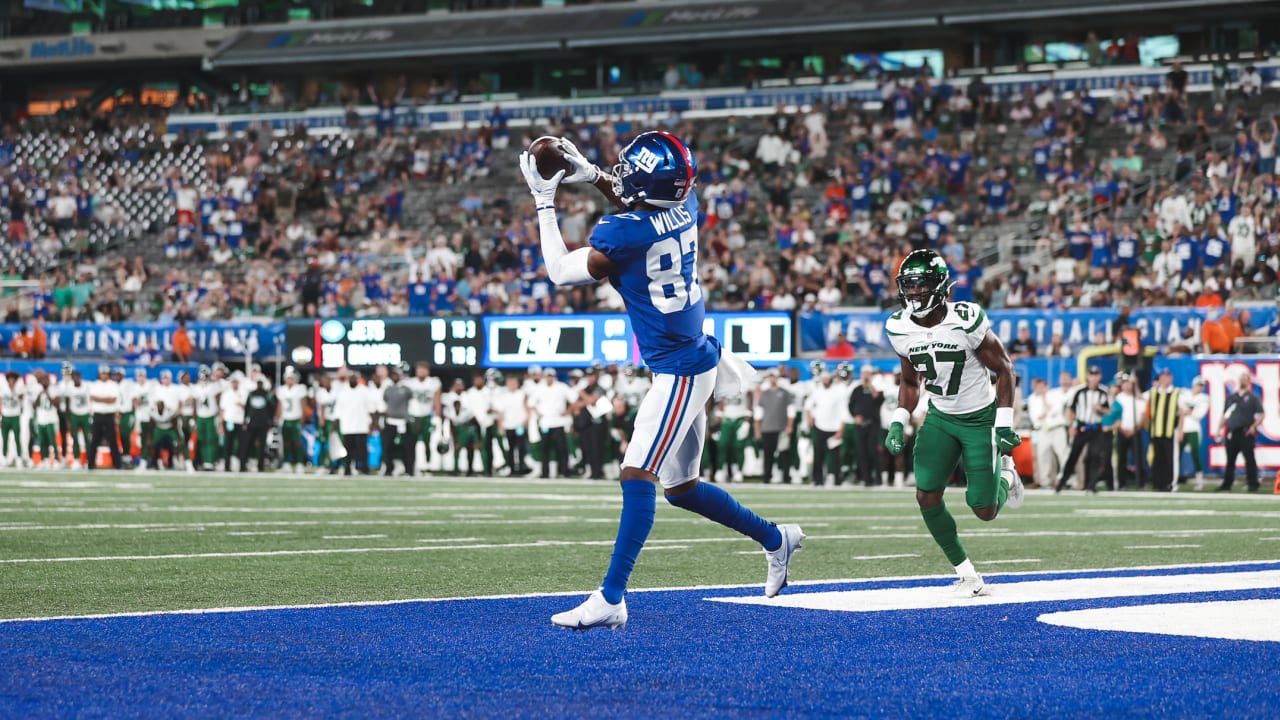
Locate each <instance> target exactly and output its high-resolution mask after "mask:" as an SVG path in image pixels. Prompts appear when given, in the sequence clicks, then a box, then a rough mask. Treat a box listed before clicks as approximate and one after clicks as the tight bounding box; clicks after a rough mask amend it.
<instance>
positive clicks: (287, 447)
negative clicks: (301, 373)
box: [276, 367, 307, 472]
mask: <svg viewBox="0 0 1280 720" xmlns="http://www.w3.org/2000/svg"><path fill="white" fill-rule="evenodd" d="M298 380H299V378H298V371H297V370H295V369H294V368H292V367H290V368H287V369H286V370H285V371H284V385H282V386H280V387H278V388H276V397H277V399H278V400H279V402H277V403H276V422H278V423H279V424H280V453H281V462H283V463H284V468H285V470H286V471H287V472H298V471H299V470H301V469H303V468H305V467H306V458H305V457H304V453H303V447H302V416H303V413H304V411H305V410H306V403H307V386H306V385H303V384H302V383H301V382H299V381H298Z"/></svg>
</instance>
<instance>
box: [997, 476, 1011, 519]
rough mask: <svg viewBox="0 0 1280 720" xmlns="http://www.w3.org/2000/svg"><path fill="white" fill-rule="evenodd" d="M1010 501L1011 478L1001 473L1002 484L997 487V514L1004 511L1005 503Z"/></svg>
mask: <svg viewBox="0 0 1280 720" xmlns="http://www.w3.org/2000/svg"><path fill="white" fill-rule="evenodd" d="M1008 499H1009V478H1007V477H1005V476H1004V473H1000V483H999V484H998V485H997V486H996V513H997V514H999V512H1000V511H1001V510H1003V509H1004V501H1005V500H1008Z"/></svg>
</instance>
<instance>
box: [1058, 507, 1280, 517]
mask: <svg viewBox="0 0 1280 720" xmlns="http://www.w3.org/2000/svg"><path fill="white" fill-rule="evenodd" d="M1072 515H1075V516H1077V517H1096V518H1148V517H1260V518H1274V517H1280V510H1200V509H1197V510H1142V509H1140V508H1135V509H1126V510H1119V509H1116V510H1108V509H1105V508H1080V509H1078V510H1076V511H1074V512H1073V513H1072Z"/></svg>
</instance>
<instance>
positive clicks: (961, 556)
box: [920, 501, 1003, 565]
mask: <svg viewBox="0 0 1280 720" xmlns="http://www.w3.org/2000/svg"><path fill="white" fill-rule="evenodd" d="M1001 502H1003V501H1001ZM920 514H921V515H923V516H924V525H925V527H927V528H929V534H930V535H932V536H933V541H934V542H936V543H938V547H940V548H942V552H943V553H944V554H945V555H946V556H947V560H949V561H951V564H952V565H959V564H960V563H962V562H964V561H965V560H967V559H968V558H969V556H968V555H967V554H966V553H965V551H964V546H963V545H961V544H960V535H959V534H958V533H956V519H955V518H953V517H951V513H949V512H947V505H946V503H938V504H937V505H936V506H935V507H931V508H921V510H920Z"/></svg>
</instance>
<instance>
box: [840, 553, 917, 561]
mask: <svg viewBox="0 0 1280 720" xmlns="http://www.w3.org/2000/svg"><path fill="white" fill-rule="evenodd" d="M918 557H920V553H896V554H894V555H854V556H853V559H854V560H894V559H897V558H918Z"/></svg>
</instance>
